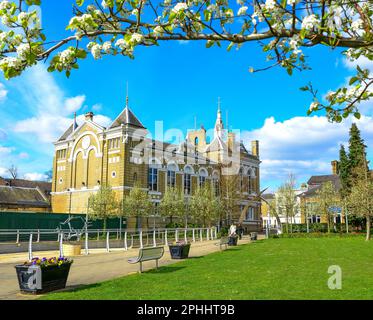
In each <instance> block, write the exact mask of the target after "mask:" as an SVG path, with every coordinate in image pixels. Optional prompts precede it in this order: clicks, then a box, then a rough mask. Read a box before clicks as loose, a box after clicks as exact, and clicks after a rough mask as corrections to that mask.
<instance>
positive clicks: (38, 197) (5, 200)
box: [0, 186, 50, 208]
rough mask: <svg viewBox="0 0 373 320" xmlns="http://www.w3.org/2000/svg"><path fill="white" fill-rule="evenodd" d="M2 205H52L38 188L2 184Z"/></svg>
mask: <svg viewBox="0 0 373 320" xmlns="http://www.w3.org/2000/svg"><path fill="white" fill-rule="evenodd" d="M0 205H17V206H28V207H43V208H47V207H49V206H50V204H49V202H48V201H46V200H45V197H44V196H43V195H42V194H41V191H40V190H38V189H37V188H21V187H10V186H0Z"/></svg>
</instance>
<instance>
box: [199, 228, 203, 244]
mask: <svg viewBox="0 0 373 320" xmlns="http://www.w3.org/2000/svg"><path fill="white" fill-rule="evenodd" d="M199 237H200V239H201V242H202V241H203V237H202V229H199Z"/></svg>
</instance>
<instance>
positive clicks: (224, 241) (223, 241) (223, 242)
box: [216, 237, 229, 250]
mask: <svg viewBox="0 0 373 320" xmlns="http://www.w3.org/2000/svg"><path fill="white" fill-rule="evenodd" d="M228 243H229V239H228V237H221V238H220V241H219V242H218V243H216V245H217V246H219V248H220V250H221V247H222V246H225V249H227V247H228Z"/></svg>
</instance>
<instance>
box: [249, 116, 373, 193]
mask: <svg viewBox="0 0 373 320" xmlns="http://www.w3.org/2000/svg"><path fill="white" fill-rule="evenodd" d="M352 120H353V119H346V120H345V121H344V122H343V123H330V122H328V120H327V119H326V118H325V117H322V116H313V117H294V118H291V119H288V120H285V121H276V120H275V119H274V118H273V117H270V118H267V119H266V120H265V122H264V125H263V126H262V127H261V128H259V129H256V130H253V131H246V132H243V133H242V138H243V139H244V142H245V143H246V145H247V146H249V144H250V140H259V141H260V153H261V155H260V157H261V159H262V161H263V162H262V165H261V178H262V179H263V187H264V186H266V184H268V183H269V184H273V183H274V181H276V183H277V182H279V181H283V180H284V179H285V178H286V177H287V176H288V174H289V173H294V174H295V175H296V176H297V179H298V182H299V183H301V182H304V181H307V180H308V179H309V177H310V176H311V175H313V174H330V173H331V165H330V162H331V161H332V160H334V159H338V157H339V147H340V144H346V143H347V141H348V132H349V129H350V127H351V123H352ZM354 122H356V123H357V125H358V127H359V129H360V131H361V135H362V138H363V139H364V140H365V142H366V144H367V145H368V152H369V146H371V147H373V118H372V117H367V116H362V118H361V119H360V120H358V121H355V120H354Z"/></svg>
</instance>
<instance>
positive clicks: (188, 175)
mask: <svg viewBox="0 0 373 320" xmlns="http://www.w3.org/2000/svg"><path fill="white" fill-rule="evenodd" d="M184 173H185V174H184V193H185V194H186V195H189V194H191V192H192V173H193V170H192V169H191V168H190V167H186V168H185V169H184Z"/></svg>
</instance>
